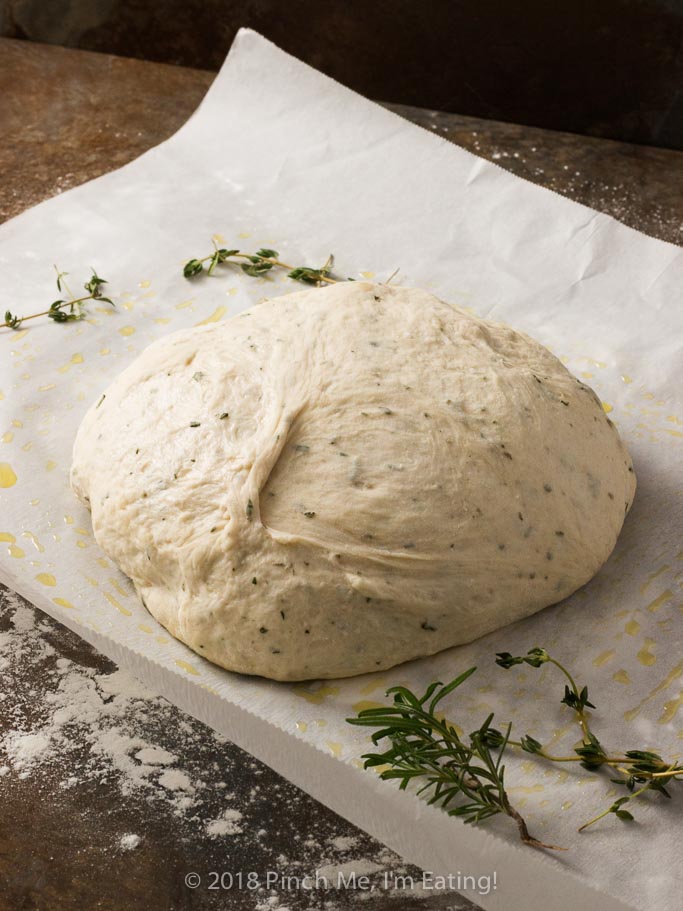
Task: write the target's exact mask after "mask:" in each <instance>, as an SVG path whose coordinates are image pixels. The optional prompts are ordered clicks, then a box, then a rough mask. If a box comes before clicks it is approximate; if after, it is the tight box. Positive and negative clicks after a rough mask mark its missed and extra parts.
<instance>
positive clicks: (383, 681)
mask: <svg viewBox="0 0 683 911" xmlns="http://www.w3.org/2000/svg"><path fill="white" fill-rule="evenodd" d="M386 686H387V678H386V677H380V678H379V679H378V680H371V681H370V683H366V684H365V686H364V687H362V688H361V691H360V692H361V696H369V695H370V693H374V692H375V690H381V689H383V688H386Z"/></svg>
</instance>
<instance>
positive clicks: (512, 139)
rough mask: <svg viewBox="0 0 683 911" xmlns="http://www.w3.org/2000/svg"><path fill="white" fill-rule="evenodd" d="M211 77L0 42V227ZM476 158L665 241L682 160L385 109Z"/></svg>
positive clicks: (190, 100) (679, 197)
mask: <svg viewBox="0 0 683 911" xmlns="http://www.w3.org/2000/svg"><path fill="white" fill-rule="evenodd" d="M213 78H214V74H213V73H208V72H202V71H200V70H189V69H180V68H178V67H172V66H167V65H164V64H154V63H144V62H141V61H137V60H128V59H124V58H120V57H112V56H110V55H106V54H92V53H87V52H74V51H71V50H67V49H64V48H57V47H49V46H44V45H37V44H28V43H26V42H21V41H11V40H8V39H0V131H1V133H2V136H3V141H2V143H0V173H2V174H3V175H6V178H5V180H3V185H2V187H1V188H0V220H6V219H7V218H10V217H12V216H13V215H17V214H18V213H19V212H21V211H23V209H25V208H27V207H28V206H31V205H35V204H36V203H38V202H40V201H41V200H42V199H45V198H47V197H49V196H52V195H54V194H55V193H58V192H61V191H62V190H65V189H68V188H69V187H72V186H76V185H77V184H79V183H83V182H84V181H86V180H89V179H91V178H93V177H97V176H99V175H100V174H102V173H104V172H106V171H109V170H112V169H113V168H116V167H119V166H121V165H123V164H125V163H126V162H127V161H130V160H132V159H133V158H135V157H137V156H138V155H139V154H141V153H142V152H144V151H145V150H146V149H148V148H149V147H150V145H154V144H156V143H158V142H161V141H162V140H164V139H166V138H168V137H169V136H170V135H172V134H173V133H174V132H175V130H176V129H177V128H178V127H179V126H180V125H181V124H182V123H184V121H185V120H186V119H187V118H188V117H189V115H190V114H191V113H192V111H193V110H194V109H195V108H196V106H197V104H198V103H199V101H200V100H201V99H202V97H203V95H204V93H205V92H206V90H207V88H208V87H209V85H210V84H211V82H212V80H213ZM387 107H390V108H391V109H392V110H395V111H397V112H398V113H400V114H402V115H403V116H405V117H407V118H408V119H410V120H413V121H414V122H416V123H419V124H421V125H422V126H425V127H426V128H427V129H431V130H434V131H435V132H438V133H439V135H441V136H444V137H445V138H447V139H451V140H452V141H453V142H457V143H458V144H459V145H461V146H463V147H464V148H466V149H469V150H470V151H472V152H475V153H476V154H478V155H481V156H482V157H484V158H488V159H490V160H494V161H496V163H497V164H499V165H501V166H502V167H504V168H506V169H507V170H509V171H512V172H513V173H515V174H518V175H519V176H521V177H526V178H527V179H528V180H531V181H533V182H535V183H540V184H543V185H544V186H547V187H550V188H551V189H553V190H556V191H557V192H558V193H563V194H565V195H567V196H571V197H572V198H573V199H576V200H578V201H579V202H582V203H585V204H586V205H589V206H592V207H593V208H596V209H598V210H600V211H602V212H607V213H608V214H610V215H614V217H615V218H618V219H620V220H621V221H623V222H625V223H626V224H628V225H630V226H631V227H634V228H638V229H639V230H641V231H644V232H646V233H647V234H652V235H653V236H655V237H659V238H661V239H663V240H668V241H671V242H673V243H681V242H682V241H683V179H681V174H682V173H683V153H681V152H674V151H670V150H666V149H655V148H650V147H647V146H638V145H630V144H627V143H617V142H612V141H609V140H599V139H591V138H588V137H585V136H577V135H574V134H572V133H559V132H554V131H549V130H539V129H536V128H533V127H523V126H519V125H516V124H509V123H499V122H497V121H491V120H478V119H475V118H471V117H462V116H459V115H455V114H444V113H436V112H430V111H424V110H420V109H418V108H409V107H403V106H399V105H387Z"/></svg>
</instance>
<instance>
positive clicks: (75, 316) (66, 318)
mask: <svg viewBox="0 0 683 911" xmlns="http://www.w3.org/2000/svg"><path fill="white" fill-rule="evenodd" d="M54 268H55V271H56V273H57V290H58V291H59V292H60V293H62V294H63V293H64V292H66V294H67V296H66V297H61V298H59V299H58V300H56V301H53V302H52V303H51V304H50V306H49V307H48V309H47V310H41V311H40V312H39V313H32V314H30V316H18V315H17V314H15V313H12V311H11V310H6V311H5V321H4V322H3V323H0V329H15V330H16V329H19V328H20V327H21V325H22V323H25V322H26V320H30V319H36V318H37V317H39V316H46V317H47V318H48V319H51V320H53V321H54V322H55V323H72V322H77V321H78V320H82V319H83V318H84V317H85V316H86V315H87V308H86V306H85V305H86V304H87V303H88V301H103V302H104V303H107V304H111V305H112V307H113V306H114V302H113V301H112V299H111V298H109V297H104V295H103V294H102V286H103V285H106V284H107V280H106V279H105V278H102V277H101V276H99V275H98V274H97V272H96V271H95V269H93V268H92V267H91V272H92V276H91V278H90V279H89V280H88V281H87V282H85V284H84V285H83V288H84V289H85V290H86V291H87V292H88V293H87V294H84V295H81V296H80V297H76V295H75V294H73V293H72V291H71V290H70V288H69V286H68V284H67V282H66V278H65V276H67V275H68V274H69V273H68V272H60V270H59V269H58V268H57V266H55V267H54Z"/></svg>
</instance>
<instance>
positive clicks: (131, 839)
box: [119, 833, 142, 851]
mask: <svg viewBox="0 0 683 911" xmlns="http://www.w3.org/2000/svg"><path fill="white" fill-rule="evenodd" d="M141 841H142V839H141V838H140V836H139V835H133V834H132V833H131V834H129V835H122V836H121V838H120V840H119V847H120V848H121V850H122V851H134V850H135V849H136V848H137V847H138V846H139V845H140V842H141Z"/></svg>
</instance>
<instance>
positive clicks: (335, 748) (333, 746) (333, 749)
mask: <svg viewBox="0 0 683 911" xmlns="http://www.w3.org/2000/svg"><path fill="white" fill-rule="evenodd" d="M327 749H328V750H329V751H330V753H332V755H333V756H337V757H339V756H341V752H342V745H341V743H336V741H334V740H328V741H327Z"/></svg>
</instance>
